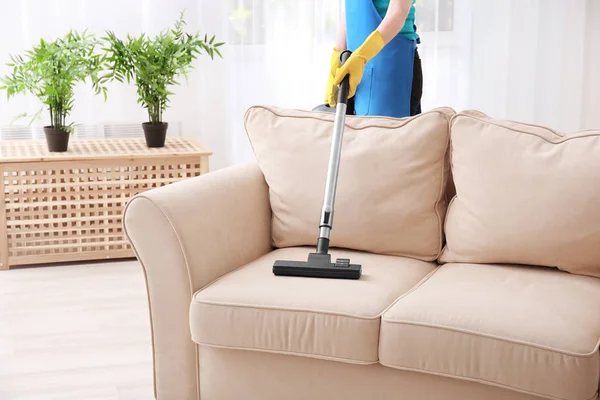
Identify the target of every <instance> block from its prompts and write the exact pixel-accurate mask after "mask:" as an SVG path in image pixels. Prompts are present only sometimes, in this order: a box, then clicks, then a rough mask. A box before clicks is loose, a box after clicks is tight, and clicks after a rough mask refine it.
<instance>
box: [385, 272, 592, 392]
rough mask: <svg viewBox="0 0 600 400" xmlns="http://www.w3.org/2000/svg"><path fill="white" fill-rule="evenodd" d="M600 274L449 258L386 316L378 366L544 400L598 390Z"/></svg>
mask: <svg viewBox="0 0 600 400" xmlns="http://www.w3.org/2000/svg"><path fill="white" fill-rule="evenodd" d="M599 309H600V279H596V278H592V277H586V276H579V275H571V274H568V273H565V272H561V271H558V270H555V269H554V270H553V269H547V268H540V267H518V266H506V265H504V266H502V265H473V264H446V265H443V266H442V267H440V268H438V269H437V270H436V272H435V273H434V274H432V275H430V276H429V279H427V280H426V281H424V282H423V283H422V284H421V285H420V286H419V287H418V288H416V289H415V290H413V291H412V292H411V293H410V294H408V295H407V296H405V297H404V298H402V299H400V300H399V301H398V302H397V303H396V304H394V305H393V306H392V307H390V308H389V309H388V310H387V311H386V312H385V313H384V315H383V317H382V320H383V321H382V326H381V338H380V350H379V351H380V353H379V358H380V362H381V363H382V364H384V365H387V366H390V367H395V368H400V369H407V370H414V371H421V372H426V373H432V374H439V375H444V376H450V377H455V378H459V379H467V380H475V381H478V382H481V383H486V384H490V385H495V386H501V387H505V388H508V389H512V390H516V391H520V392H524V393H529V394H534V395H538V396H542V397H546V398H549V399H564V400H590V399H595V398H596V397H595V396H596V392H597V390H598V378H599V376H600V354H599V352H598V342H599V339H600V312H598V310H599Z"/></svg>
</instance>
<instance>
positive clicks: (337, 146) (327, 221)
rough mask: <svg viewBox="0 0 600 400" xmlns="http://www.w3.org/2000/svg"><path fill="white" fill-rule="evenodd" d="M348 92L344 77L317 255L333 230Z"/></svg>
mask: <svg viewBox="0 0 600 400" xmlns="http://www.w3.org/2000/svg"><path fill="white" fill-rule="evenodd" d="M351 55H352V52H351V51H349V50H345V51H343V52H342V54H340V63H341V64H342V65H343V64H344V63H345V62H346V61H347V60H348V58H350V56H351ZM349 92H350V76H349V75H346V76H345V77H344V79H342V82H341V83H340V86H339V89H338V98H337V105H336V108H335V110H336V111H335V119H334V123H333V138H332V142H331V153H330V155H329V166H328V167H327V181H326V184H325V198H324V199H323V208H322V210H321V222H320V224H319V238H318V239H317V253H319V254H327V252H328V251H329V236H330V234H331V229H332V228H333V206H334V203H335V192H336V187H337V178H338V171H339V166H340V158H341V151H342V137H343V135H344V117H345V115H346V108H347V105H348V94H349Z"/></svg>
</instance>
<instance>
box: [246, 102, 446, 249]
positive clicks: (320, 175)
mask: <svg viewBox="0 0 600 400" xmlns="http://www.w3.org/2000/svg"><path fill="white" fill-rule="evenodd" d="M453 113H454V112H453V110H451V109H447V108H443V109H437V110H433V111H430V112H427V113H424V114H421V115H419V116H416V117H412V118H404V119H395V118H384V117H354V116H349V117H347V118H346V123H345V124H346V126H345V131H344V141H343V146H342V156H341V164H340V172H339V179H338V187H337V195H336V200H335V215H334V219H333V231H332V233H331V246H335V247H343V248H349V249H355V250H362V251H368V252H372V253H379V254H390V255H399V256H400V255H401V256H407V257H413V258H417V259H421V260H424V261H432V260H435V259H436V258H437V257H438V256H439V253H440V252H441V248H442V225H443V218H444V214H445V210H446V199H445V187H446V180H447V175H448V170H449V164H448V159H447V148H448V143H449V119H450V117H451V115H453ZM333 119H334V115H332V114H330V113H315V112H307V111H299V110H283V109H279V108H275V107H263V106H256V107H252V108H250V109H249V110H248V112H247V113H246V117H245V124H246V131H247V132H248V136H249V138H250V142H251V143H252V147H253V149H254V152H255V154H256V158H257V160H258V164H259V165H260V168H261V169H262V171H263V174H264V176H265V179H266V181H267V184H268V185H269V195H270V201H271V208H272V211H273V219H272V232H273V233H272V239H273V240H272V241H273V245H274V246H275V247H290V246H301V245H311V246H314V245H315V244H316V240H317V237H318V233H319V228H318V227H319V219H320V213H321V206H322V203H323V194H324V190H325V179H326V175H327V165H328V161H329V151H330V146H331V139H332V134H333Z"/></svg>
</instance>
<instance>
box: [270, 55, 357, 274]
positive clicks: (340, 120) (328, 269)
mask: <svg viewBox="0 0 600 400" xmlns="http://www.w3.org/2000/svg"><path fill="white" fill-rule="evenodd" d="M351 54H352V52H350V51H348V50H346V51H343V52H342V53H341V54H340V62H341V63H342V64H344V63H345V62H346V60H347V59H348V58H349V57H350V55H351ZM349 79H350V78H349V76H348V75H346V77H345V78H344V79H343V80H342V82H341V84H340V87H339V90H338V99H337V106H336V108H335V119H334V122H333V139H332V141H331V151H330V154H329V166H328V168H327V181H326V184H325V196H324V199H323V208H322V210H321V219H320V224H319V238H318V239H317V249H316V252H314V253H310V254H309V255H308V260H307V261H288V260H277V261H275V263H274V264H273V273H274V274H275V275H278V276H301V277H312V278H337V279H359V278H360V275H361V272H362V266H361V265H359V264H351V263H350V260H349V259H347V258H338V259H336V260H335V262H331V254H329V238H330V235H331V229H332V228H333V207H334V204H335V192H336V187H337V180H338V172H339V168H340V156H341V153H342V139H343V137H344V119H345V116H346V112H347V105H348V104H347V103H348V92H349V89H350V82H349ZM319 107H323V106H319ZM319 107H317V108H319Z"/></svg>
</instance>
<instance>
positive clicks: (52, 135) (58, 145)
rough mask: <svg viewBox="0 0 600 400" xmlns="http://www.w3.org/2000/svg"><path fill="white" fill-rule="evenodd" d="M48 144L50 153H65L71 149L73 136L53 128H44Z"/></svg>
mask: <svg viewBox="0 0 600 400" xmlns="http://www.w3.org/2000/svg"><path fill="white" fill-rule="evenodd" d="M44 134H45V135H46V143H47V144H48V151H50V152H65V151H67V148H68V147H69V137H71V134H70V133H69V132H67V131H64V130H62V129H56V128H53V127H51V126H45V127H44Z"/></svg>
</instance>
